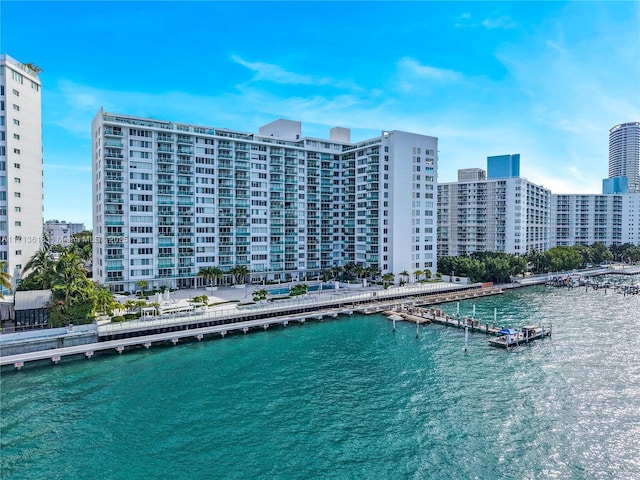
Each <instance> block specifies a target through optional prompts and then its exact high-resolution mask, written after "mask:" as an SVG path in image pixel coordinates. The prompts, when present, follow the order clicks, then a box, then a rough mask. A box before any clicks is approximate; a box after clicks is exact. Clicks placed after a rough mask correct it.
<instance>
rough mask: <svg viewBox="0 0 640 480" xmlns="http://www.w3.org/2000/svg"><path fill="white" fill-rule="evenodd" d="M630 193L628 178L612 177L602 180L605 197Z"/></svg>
mask: <svg viewBox="0 0 640 480" xmlns="http://www.w3.org/2000/svg"><path fill="white" fill-rule="evenodd" d="M628 192H629V179H628V178H627V177H611V178H605V179H603V180H602V193H603V194H604V195H613V194H622V193H628Z"/></svg>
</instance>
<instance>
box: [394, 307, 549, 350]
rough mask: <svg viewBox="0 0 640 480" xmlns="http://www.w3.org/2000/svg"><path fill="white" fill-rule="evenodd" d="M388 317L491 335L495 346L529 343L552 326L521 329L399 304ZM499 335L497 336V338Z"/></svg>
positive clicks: (510, 346) (434, 309) (546, 333)
mask: <svg viewBox="0 0 640 480" xmlns="http://www.w3.org/2000/svg"><path fill="white" fill-rule="evenodd" d="M383 313H384V314H385V315H386V316H387V318H389V319H390V320H393V322H394V329H395V322H396V321H408V322H412V323H416V324H430V323H435V324H439V325H444V326H445V327H454V328H459V329H464V330H465V331H469V332H475V333H483V334H485V335H491V336H492V337H493V338H491V339H490V340H489V345H491V346H494V347H503V348H507V349H508V348H512V347H516V346H518V345H522V344H528V343H529V342H532V341H534V340H538V339H541V338H544V337H549V336H551V333H552V326H551V325H548V326H537V325H528V326H525V327H523V328H522V329H521V330H520V331H517V330H512V329H507V328H504V327H498V326H496V324H495V323H493V324H488V323H482V321H480V320H479V319H477V318H473V317H460V316H456V315H448V314H446V313H445V312H444V311H443V310H441V309H439V308H434V307H432V308H413V307H407V306H399V308H396V309H394V310H387V311H385V312H383ZM496 337H497V338H496Z"/></svg>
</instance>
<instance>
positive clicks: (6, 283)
mask: <svg viewBox="0 0 640 480" xmlns="http://www.w3.org/2000/svg"><path fill="white" fill-rule="evenodd" d="M0 287H1V288H2V289H7V290H8V291H11V290H12V289H13V285H11V275H9V274H8V273H7V262H5V261H0ZM0 298H4V295H3V294H2V292H1V291H0Z"/></svg>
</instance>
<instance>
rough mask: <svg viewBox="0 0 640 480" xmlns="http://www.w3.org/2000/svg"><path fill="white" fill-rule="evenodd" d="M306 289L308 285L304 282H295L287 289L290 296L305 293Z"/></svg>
mask: <svg viewBox="0 0 640 480" xmlns="http://www.w3.org/2000/svg"><path fill="white" fill-rule="evenodd" d="M308 291H309V285H307V284H306V283H296V284H295V285H294V286H293V287H291V289H290V290H289V295H291V296H292V297H296V296H298V295H305V294H306V293H307V292H308Z"/></svg>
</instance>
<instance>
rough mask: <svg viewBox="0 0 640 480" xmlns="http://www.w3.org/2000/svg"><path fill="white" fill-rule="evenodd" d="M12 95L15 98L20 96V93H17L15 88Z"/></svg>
mask: <svg viewBox="0 0 640 480" xmlns="http://www.w3.org/2000/svg"><path fill="white" fill-rule="evenodd" d="M13 94H14V95H15V96H16V97H19V96H20V92H19V91H18V90H16V89H15V88H14V89H13Z"/></svg>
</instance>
